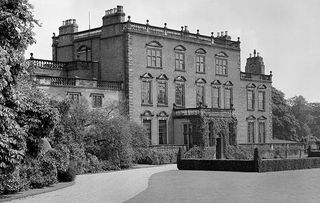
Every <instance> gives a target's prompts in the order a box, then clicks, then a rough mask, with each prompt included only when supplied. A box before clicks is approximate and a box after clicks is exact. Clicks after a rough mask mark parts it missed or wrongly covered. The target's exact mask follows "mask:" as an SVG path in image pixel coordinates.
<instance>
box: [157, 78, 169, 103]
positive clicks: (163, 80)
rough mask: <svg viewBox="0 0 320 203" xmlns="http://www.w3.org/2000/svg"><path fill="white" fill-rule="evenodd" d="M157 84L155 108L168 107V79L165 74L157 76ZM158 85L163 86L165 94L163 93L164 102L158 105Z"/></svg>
mask: <svg viewBox="0 0 320 203" xmlns="http://www.w3.org/2000/svg"><path fill="white" fill-rule="evenodd" d="M156 79H157V83H158V87H157V106H165V107H167V106H168V77H167V76H166V75H165V74H161V75H159V76H158V77H157V78H156ZM160 85H165V92H164V98H163V100H164V102H163V103H159V95H160V94H159V93H160Z"/></svg>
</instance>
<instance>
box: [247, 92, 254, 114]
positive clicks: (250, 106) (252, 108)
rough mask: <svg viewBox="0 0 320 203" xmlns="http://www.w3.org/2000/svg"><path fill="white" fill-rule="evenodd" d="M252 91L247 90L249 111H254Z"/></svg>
mask: <svg viewBox="0 0 320 203" xmlns="http://www.w3.org/2000/svg"><path fill="white" fill-rule="evenodd" d="M254 103H255V102H254V90H252V89H248V90H247V108H248V110H250V111H253V110H254Z"/></svg>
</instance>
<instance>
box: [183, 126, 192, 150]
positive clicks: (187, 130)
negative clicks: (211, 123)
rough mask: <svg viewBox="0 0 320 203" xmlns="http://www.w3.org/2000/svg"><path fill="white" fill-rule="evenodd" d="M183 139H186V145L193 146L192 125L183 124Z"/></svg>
mask: <svg viewBox="0 0 320 203" xmlns="http://www.w3.org/2000/svg"><path fill="white" fill-rule="evenodd" d="M183 138H184V144H185V145H188V146H189V147H190V146H191V145H192V144H193V140H192V124H190V123H185V124H183Z"/></svg>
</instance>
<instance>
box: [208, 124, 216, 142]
mask: <svg viewBox="0 0 320 203" xmlns="http://www.w3.org/2000/svg"><path fill="white" fill-rule="evenodd" d="M214 139H215V138H214V136H213V123H212V122H211V123H209V146H214V141H215V140H214Z"/></svg>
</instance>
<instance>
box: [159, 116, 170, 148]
mask: <svg viewBox="0 0 320 203" xmlns="http://www.w3.org/2000/svg"><path fill="white" fill-rule="evenodd" d="M157 117H158V139H159V144H160V132H159V131H160V128H159V127H160V121H165V123H166V132H165V134H166V137H165V143H161V144H168V141H169V140H168V117H169V115H168V114H167V113H166V112H165V111H160V112H159V113H158V114H157Z"/></svg>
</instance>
